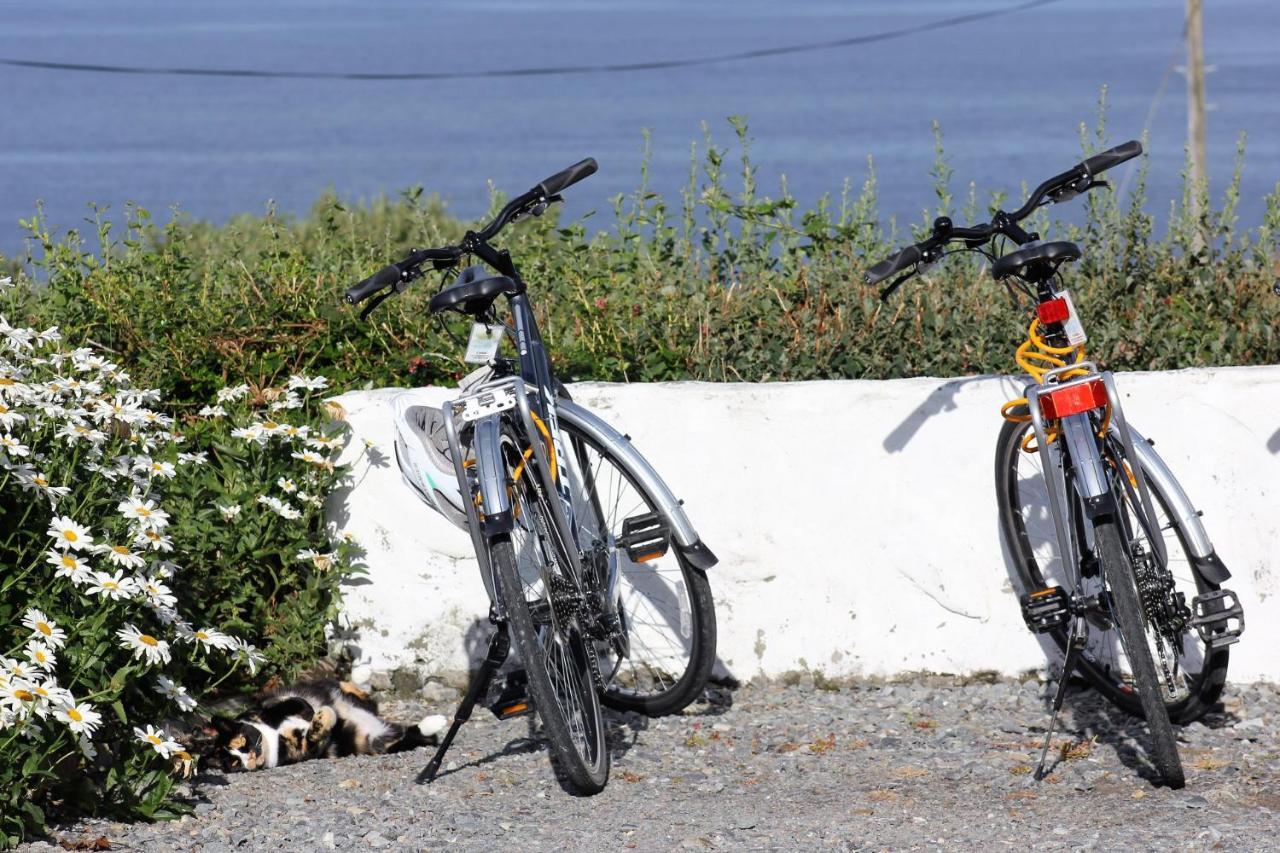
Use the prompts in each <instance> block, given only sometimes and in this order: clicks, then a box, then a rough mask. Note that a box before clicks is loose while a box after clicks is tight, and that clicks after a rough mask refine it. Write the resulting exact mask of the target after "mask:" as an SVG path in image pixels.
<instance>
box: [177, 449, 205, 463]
mask: <svg viewBox="0 0 1280 853" xmlns="http://www.w3.org/2000/svg"><path fill="white" fill-rule="evenodd" d="M178 461H179V462H181V463H183V464H190V465H203V464H205V463H206V462H208V461H209V453H208V452H207V451H204V450H201V451H199V452H198V453H179V454H178Z"/></svg>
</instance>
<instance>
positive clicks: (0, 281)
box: [0, 275, 14, 290]
mask: <svg viewBox="0 0 1280 853" xmlns="http://www.w3.org/2000/svg"><path fill="white" fill-rule="evenodd" d="M13 286H14V284H13V277H12V276H8V275H7V276H5V277H4V278H0V288H4V289H5V290H8V289H9V288H10V287H13Z"/></svg>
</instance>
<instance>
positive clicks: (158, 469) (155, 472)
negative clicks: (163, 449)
mask: <svg viewBox="0 0 1280 853" xmlns="http://www.w3.org/2000/svg"><path fill="white" fill-rule="evenodd" d="M147 473H148V474H150V475H151V476H153V477H160V478H162V479H165V480H172V479H173V478H174V477H176V476H178V469H177V468H175V467H174V465H173V463H172V462H152V463H151V464H150V465H148V466H147Z"/></svg>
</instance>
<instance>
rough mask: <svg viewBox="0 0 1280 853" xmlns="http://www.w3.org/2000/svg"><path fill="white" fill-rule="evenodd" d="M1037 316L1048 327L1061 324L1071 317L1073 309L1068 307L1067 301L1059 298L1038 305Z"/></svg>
mask: <svg viewBox="0 0 1280 853" xmlns="http://www.w3.org/2000/svg"><path fill="white" fill-rule="evenodd" d="M1036 316H1038V317H1039V318H1040V322H1041V323H1044V324H1045V325H1046V326H1047V325H1048V324H1050V323H1061V322H1062V321H1063V320H1065V319H1067V318H1068V317H1070V316H1071V308H1070V307H1068V305H1067V300H1065V299H1063V298H1062V297H1061V296H1059V297H1058V298H1057V299H1050V300H1049V301H1048V302H1041V303H1040V304H1039V305H1037V306H1036Z"/></svg>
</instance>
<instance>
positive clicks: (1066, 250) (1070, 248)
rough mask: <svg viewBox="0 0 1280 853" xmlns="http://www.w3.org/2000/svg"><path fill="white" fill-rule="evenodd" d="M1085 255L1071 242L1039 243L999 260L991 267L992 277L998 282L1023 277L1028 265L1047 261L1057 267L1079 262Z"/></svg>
mask: <svg viewBox="0 0 1280 853" xmlns="http://www.w3.org/2000/svg"><path fill="white" fill-rule="evenodd" d="M1082 254H1083V253H1082V252H1081V251H1080V247H1079V246H1077V245H1076V244H1075V243H1072V242H1070V241H1069V240H1055V241H1054V242H1052V243H1037V244H1036V245H1034V246H1027V247H1026V248H1024V249H1018V250H1017V251H1016V252H1010V253H1009V254H1007V255H1005V256H1004V257H1002V258H1000V259H998V260H997V261H996V262H995V263H994V264H993V265H992V267H991V277H992V278H994V279H995V280H996V281H999V280H1000V279H1002V278H1006V277H1008V276H1011V275H1021V274H1022V271H1023V270H1024V269H1026V267H1027V265H1028V264H1032V263H1034V262H1036V261H1045V262H1047V263H1051V264H1053V265H1054V266H1057V265H1058V264H1060V263H1063V262H1064V261H1078V260H1080V256H1081V255H1082Z"/></svg>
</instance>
